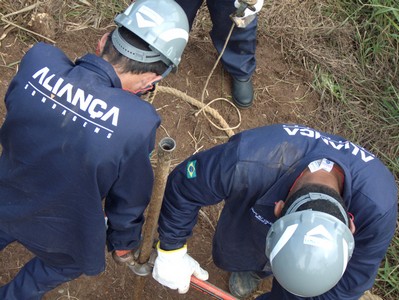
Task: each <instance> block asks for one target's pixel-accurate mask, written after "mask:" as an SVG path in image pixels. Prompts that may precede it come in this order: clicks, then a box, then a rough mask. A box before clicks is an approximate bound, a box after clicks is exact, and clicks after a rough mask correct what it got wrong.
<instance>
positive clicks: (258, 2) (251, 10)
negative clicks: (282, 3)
mask: <svg viewBox="0 0 399 300" xmlns="http://www.w3.org/2000/svg"><path fill="white" fill-rule="evenodd" d="M263 1H264V0H235V1H234V6H235V7H236V8H240V6H241V4H247V5H248V7H247V8H246V9H245V10H244V14H243V15H240V16H239V15H237V17H242V18H245V17H248V16H250V15H254V14H256V13H258V12H260V10H261V9H262V6H263Z"/></svg>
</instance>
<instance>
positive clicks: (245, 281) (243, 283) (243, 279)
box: [229, 271, 262, 299]
mask: <svg viewBox="0 0 399 300" xmlns="http://www.w3.org/2000/svg"><path fill="white" fill-rule="evenodd" d="M261 280H262V279H261V278H260V277H259V276H258V275H257V274H256V273H255V272H250V271H249V272H233V273H231V275H230V279H229V289H230V293H231V294H232V295H233V296H235V297H238V298H240V299H241V298H245V297H247V296H249V295H250V294H251V293H253V292H255V291H256V289H257V288H258V285H259V283H260V281H261Z"/></svg>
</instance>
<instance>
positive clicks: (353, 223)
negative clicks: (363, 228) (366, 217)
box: [349, 219, 356, 234]
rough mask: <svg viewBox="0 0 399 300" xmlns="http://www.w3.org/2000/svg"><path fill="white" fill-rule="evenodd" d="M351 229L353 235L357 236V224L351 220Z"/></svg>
mask: <svg viewBox="0 0 399 300" xmlns="http://www.w3.org/2000/svg"><path fill="white" fill-rule="evenodd" d="M349 229H350V231H351V232H352V234H355V231H356V226H355V222H353V220H352V219H349Z"/></svg>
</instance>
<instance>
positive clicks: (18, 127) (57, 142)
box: [0, 0, 189, 300]
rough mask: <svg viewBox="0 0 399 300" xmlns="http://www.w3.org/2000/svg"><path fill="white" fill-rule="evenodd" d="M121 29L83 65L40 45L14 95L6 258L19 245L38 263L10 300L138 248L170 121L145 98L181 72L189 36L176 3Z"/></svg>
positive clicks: (143, 1) (160, 0)
mask: <svg viewBox="0 0 399 300" xmlns="http://www.w3.org/2000/svg"><path fill="white" fill-rule="evenodd" d="M115 22H116V24H117V28H116V29H115V30H113V31H112V32H111V33H107V34H105V35H104V36H103V37H102V38H101V40H100V42H99V47H98V55H94V54H87V55H84V56H83V57H81V58H79V59H78V60H77V61H76V62H72V61H70V60H69V59H68V57H67V56H66V55H65V54H64V53H63V52H62V51H61V50H60V49H58V48H56V47H54V46H52V45H48V44H45V43H38V44H36V45H34V46H33V47H32V48H31V49H30V50H29V51H28V52H27V53H26V55H25V56H24V57H23V59H22V61H21V64H20V66H19V69H18V73H17V74H16V76H15V77H14V79H13V80H12V82H11V84H10V86H9V88H8V91H7V93H6V96H5V105H6V108H7V115H6V118H5V121H4V124H3V126H2V128H1V132H0V139H1V145H2V147H3V152H2V155H1V158H0V249H3V248H4V247H6V246H7V245H8V244H10V243H12V242H14V241H17V242H19V243H20V244H22V245H23V246H25V247H26V248H27V249H28V250H29V251H30V252H32V253H33V255H34V257H33V258H32V260H30V261H29V262H28V263H27V264H26V265H24V266H23V267H22V268H21V270H20V271H19V273H18V274H17V275H16V277H14V279H13V280H11V281H10V282H9V283H8V284H6V285H4V286H2V287H0V298H1V299H19V300H28V299H29V300H30V299H41V297H42V296H43V294H45V293H46V292H47V291H49V290H51V289H53V288H55V287H56V286H58V285H60V284H62V283H64V282H67V281H70V280H72V279H74V278H77V277H78V276H80V275H81V274H86V275H96V274H99V273H100V272H102V271H104V269H105V253H104V247H105V245H106V244H107V246H108V250H109V251H112V252H113V254H114V255H113V256H114V257H115V259H116V260H117V261H118V262H127V261H129V260H131V259H132V256H133V255H132V251H134V250H135V249H137V247H138V246H139V243H140V234H141V228H142V224H143V221H144V218H143V212H144V210H145V208H146V206H147V204H148V203H149V200H150V196H151V192H152V187H153V171H152V167H151V163H150V153H151V152H152V151H153V149H154V143H155V138H156V130H157V128H158V126H159V125H160V117H159V116H158V114H157V113H156V111H155V108H154V107H152V106H151V105H150V104H149V103H147V102H145V101H144V100H141V99H140V98H139V96H138V95H140V94H142V93H144V92H145V91H147V90H149V89H151V88H152V86H153V85H154V84H155V83H156V82H158V81H159V80H161V79H162V78H163V77H165V76H166V75H167V74H168V73H169V72H170V71H171V70H172V69H174V68H176V66H177V65H178V63H179V61H180V58H181V54H182V52H183V50H184V47H185V45H186V43H187V40H188V31H189V30H188V21H187V17H186V15H185V14H184V11H183V10H182V8H181V7H180V6H179V5H178V4H176V3H175V2H174V1H173V0H139V1H136V2H135V3H133V4H131V5H130V6H129V7H128V8H127V9H126V11H125V12H123V13H121V14H119V15H118V16H117V17H116V18H115ZM143 24H146V25H147V26H142V25H143ZM103 199H105V200H104V201H103ZM104 211H105V214H104ZM105 215H106V216H107V219H108V222H107V226H106V225H105V221H104V220H105V218H104V216H105Z"/></svg>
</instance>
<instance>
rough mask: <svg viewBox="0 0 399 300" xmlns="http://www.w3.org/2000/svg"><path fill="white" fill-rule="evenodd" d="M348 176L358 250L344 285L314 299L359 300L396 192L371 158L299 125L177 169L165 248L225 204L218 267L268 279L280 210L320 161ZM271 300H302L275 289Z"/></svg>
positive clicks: (168, 197)
mask: <svg viewBox="0 0 399 300" xmlns="http://www.w3.org/2000/svg"><path fill="white" fill-rule="evenodd" d="M321 158H327V159H329V160H331V161H334V162H335V163H337V164H338V165H339V166H340V167H341V168H342V170H343V171H344V173H345V182H344V188H343V199H344V201H345V203H346V205H347V207H348V210H349V212H351V213H352V214H353V215H354V217H355V225H356V232H355V234H354V239H355V249H354V253H353V256H352V258H351V259H350V261H349V264H348V266H347V269H346V271H345V273H344V275H343V276H342V278H341V280H340V281H339V282H338V284H337V285H336V286H335V287H334V288H333V289H331V290H330V291H328V292H327V293H325V294H323V295H321V296H318V297H314V298H313V299H322V300H326V299H340V300H347V299H358V298H359V297H360V296H361V295H362V294H363V292H364V291H366V290H368V289H369V288H371V287H372V285H373V282H374V279H375V277H376V274H377V270H378V267H379V265H380V262H381V260H382V259H383V257H384V255H385V253H386V251H387V248H388V245H389V243H390V241H391V239H392V237H393V235H394V232H395V226H396V219H397V187H396V184H395V181H394V177H393V175H392V174H391V173H390V172H389V170H388V169H387V168H386V167H385V166H384V165H383V164H382V163H381V161H380V160H379V159H378V158H377V157H375V156H374V155H373V154H371V153H370V152H368V151H367V150H365V149H363V148H362V147H360V146H358V145H356V144H354V143H351V142H350V141H347V140H345V139H344V138H342V137H339V136H335V135H331V134H327V133H323V132H319V131H317V130H315V129H312V128H308V127H305V126H301V125H282V124H279V125H272V126H265V127H260V128H256V129H252V130H248V131H244V132H242V133H239V134H237V135H235V136H233V137H232V138H231V139H230V140H229V141H228V142H227V143H225V144H223V145H219V146H216V147H214V148H212V149H209V150H207V151H204V152H201V153H198V154H196V155H194V156H192V157H190V158H189V159H187V160H186V161H184V162H183V163H181V164H180V165H179V166H177V167H176V168H175V170H174V171H173V172H172V173H171V174H170V176H169V178H168V182H167V186H166V191H165V197H164V200H163V206H162V211H161V215H160V222H159V233H160V240H161V243H164V244H165V245H167V246H168V247H173V246H174V247H179V246H181V245H183V244H184V243H185V242H186V240H187V238H188V237H190V236H191V234H192V229H193V227H194V225H195V224H196V221H197V217H198V211H199V209H200V208H201V207H202V206H206V205H212V204H216V203H218V202H220V201H222V200H223V199H224V200H225V203H224V208H223V210H222V212H221V215H220V218H219V221H218V224H217V228H216V232H215V235H214V240H213V259H214V263H215V264H216V265H217V266H218V267H220V268H222V269H224V270H227V271H268V270H270V269H269V264H268V260H267V257H266V255H265V246H266V243H265V242H266V235H267V233H268V230H269V229H270V226H271V224H273V222H275V221H276V217H275V216H274V206H275V202H276V201H279V200H284V199H286V197H287V195H288V192H289V190H290V188H291V186H292V185H293V183H294V181H295V179H296V178H297V177H298V176H299V175H300V174H301V172H302V171H303V170H304V169H305V168H306V167H307V165H308V164H309V163H310V162H312V161H314V160H317V159H321ZM268 299H275V300H281V299H302V298H301V297H298V296H295V295H292V294H290V293H289V292H287V291H285V290H284V289H283V288H282V287H281V286H280V285H279V284H278V283H277V282H276V281H275V282H274V284H273V289H272V292H271V294H270V297H269V298H268Z"/></svg>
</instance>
